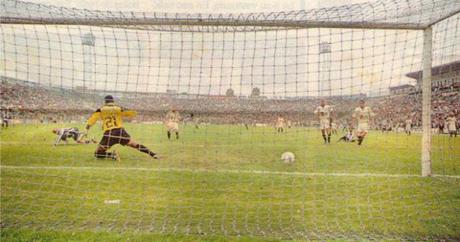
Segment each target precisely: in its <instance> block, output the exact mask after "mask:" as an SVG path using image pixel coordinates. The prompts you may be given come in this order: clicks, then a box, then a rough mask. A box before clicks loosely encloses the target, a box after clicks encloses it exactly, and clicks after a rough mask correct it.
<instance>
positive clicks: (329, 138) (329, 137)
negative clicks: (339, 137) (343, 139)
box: [327, 134, 331, 144]
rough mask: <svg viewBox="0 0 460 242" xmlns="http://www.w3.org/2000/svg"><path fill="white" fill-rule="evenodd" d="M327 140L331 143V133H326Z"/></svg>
mask: <svg viewBox="0 0 460 242" xmlns="http://www.w3.org/2000/svg"><path fill="white" fill-rule="evenodd" d="M327 142H328V143H329V144H330V143H331V135H330V134H329V135H327Z"/></svg>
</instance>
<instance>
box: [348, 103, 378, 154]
mask: <svg viewBox="0 0 460 242" xmlns="http://www.w3.org/2000/svg"><path fill="white" fill-rule="evenodd" d="M373 116H374V113H373V112H372V110H371V108H370V107H367V106H366V102H365V101H364V100H360V101H359V107H357V108H356V109H355V110H354V111H353V119H354V120H356V121H357V123H358V128H357V129H356V136H357V138H358V145H361V143H362V142H363V140H364V138H365V137H366V135H367V133H368V132H369V122H370V119H371V118H372V117H373Z"/></svg>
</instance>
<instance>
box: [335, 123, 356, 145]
mask: <svg viewBox="0 0 460 242" xmlns="http://www.w3.org/2000/svg"><path fill="white" fill-rule="evenodd" d="M340 141H344V142H355V141H356V140H355V139H354V137H353V126H352V125H351V124H350V125H349V126H348V128H347V133H346V134H345V135H344V136H342V137H340V139H339V140H338V141H337V142H340Z"/></svg>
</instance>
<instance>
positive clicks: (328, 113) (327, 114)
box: [315, 99, 333, 144]
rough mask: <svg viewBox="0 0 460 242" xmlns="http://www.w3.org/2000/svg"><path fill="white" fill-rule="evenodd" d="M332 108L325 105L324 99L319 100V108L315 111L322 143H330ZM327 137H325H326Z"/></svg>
mask: <svg viewBox="0 0 460 242" xmlns="http://www.w3.org/2000/svg"><path fill="white" fill-rule="evenodd" d="M332 111H333V110H332V107H331V106H329V105H326V101H325V100H324V99H322V100H321V102H320V104H319V106H318V107H317V108H316V109H315V114H316V116H318V119H319V126H320V127H319V128H320V129H321V134H322V135H323V139H324V143H325V144H327V143H331V121H332ZM326 135H327V137H326Z"/></svg>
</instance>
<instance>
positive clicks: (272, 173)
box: [0, 165, 460, 179]
mask: <svg viewBox="0 0 460 242" xmlns="http://www.w3.org/2000/svg"><path fill="white" fill-rule="evenodd" d="M0 168H1V169H16V170H20V169H24V170H26V169H27V170H102V171H154V172H194V173H212V172H216V173H235V174H238V173H244V174H264V175H282V176H337V177H387V178H410V177H415V178H421V177H422V176H420V175H415V174H385V173H336V172H331V173H327V172H284V171H263V170H230V169H218V170H217V169H216V170H213V169H188V168H147V167H100V166H9V165H6V166H3V165H2V166H0ZM432 177H440V178H455V179H460V175H442V174H434V175H432Z"/></svg>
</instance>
